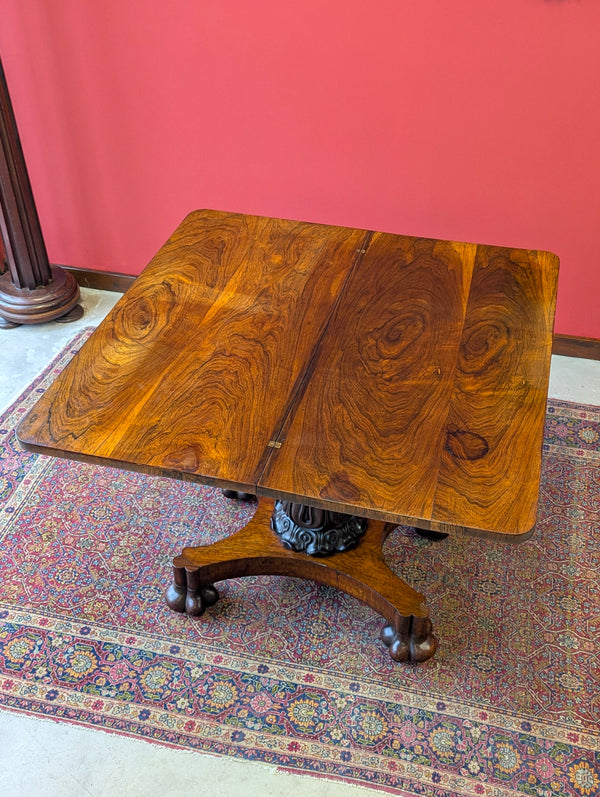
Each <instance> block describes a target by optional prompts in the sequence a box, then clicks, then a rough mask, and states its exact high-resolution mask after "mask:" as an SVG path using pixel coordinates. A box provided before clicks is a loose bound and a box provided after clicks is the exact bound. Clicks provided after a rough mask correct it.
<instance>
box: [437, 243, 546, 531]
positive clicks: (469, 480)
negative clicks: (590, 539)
mask: <svg viewBox="0 0 600 797" xmlns="http://www.w3.org/2000/svg"><path fill="white" fill-rule="evenodd" d="M557 276H558V260H557V258H556V257H555V256H554V255H550V254H548V253H545V252H532V251H525V250H513V251H510V250H505V249H499V248H495V247H485V246H480V247H478V249H477V258H476V261H475V268H474V271H473V278H472V282H471V290H470V293H469V303H468V306H467V314H466V318H465V324H464V328H463V333H462V337H461V342H460V349H459V353H458V361H457V367H456V376H455V379H454V384H453V389H452V394H451V399H450V404H449V412H448V420H447V423H446V435H447V436H446V444H445V446H444V448H443V450H442V456H441V459H440V467H439V473H438V480H437V489H436V495H435V505H434V511H433V517H434V518H435V520H437V521H440V522H443V523H451V524H455V525H466V526H470V527H472V528H475V529H484V530H485V529H491V530H494V531H502V532H504V533H514V534H523V533H526V532H528V531H529V530H530V529H531V528H532V527H533V525H534V523H535V518H536V509H537V494H538V486H539V479H540V471H541V458H542V438H543V433H544V418H545V410H546V397H547V392H548V377H549V368H548V364H549V360H550V354H551V346H552V325H553V321H554V305H555V300H556V284H557Z"/></svg>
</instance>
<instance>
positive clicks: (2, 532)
mask: <svg viewBox="0 0 600 797" xmlns="http://www.w3.org/2000/svg"><path fill="white" fill-rule="evenodd" d="M88 334H89V331H86V332H84V333H82V334H81V335H79V336H78V337H76V338H75V339H74V341H73V342H72V343H71V345H70V346H69V347H67V349H65V351H63V353H62V354H61V355H60V356H59V357H58V358H57V359H56V360H55V361H54V362H53V363H52V364H51V365H50V366H49V367H48V368H47V369H46V371H45V372H44V373H43V374H41V375H40V376H39V377H38V378H37V379H36V380H35V382H34V383H33V385H32V386H31V387H30V388H29V389H28V390H27V391H26V392H25V394H23V396H21V397H20V398H19V399H18V400H17V401H16V402H15V403H14V404H13V406H12V407H10V408H9V409H8V410H7V411H6V412H5V413H4V414H3V415H2V417H1V418H0V427H1V431H0V437H1V451H0V457H1V460H0V501H1V504H0V541H1V545H0V568H1V579H0V703H1V705H2V706H3V707H4V708H6V709H8V710H13V711H18V712H23V713H27V714H32V715H38V716H46V717H52V718H54V719H56V720H61V721H68V722H75V723H79V724H84V725H87V726H93V727H98V728H102V729H106V730H110V731H113V732H118V733H122V734H126V735H130V736H134V737H138V738H143V739H148V740H151V741H153V742H157V743H162V744H165V745H171V746H176V747H180V748H186V749H195V750H199V751H205V752H210V753H218V754H222V755H227V756H235V757H238V758H244V759H249V760H253V761H262V762H265V763H268V764H270V765H276V766H279V767H282V768H286V769H290V770H294V771H297V772H302V773H306V774H313V775H321V776H328V777H333V778H338V779H343V780H346V781H348V782H354V783H359V784H364V785H367V784H370V785H374V786H376V787H378V788H379V789H381V790H387V791H390V792H392V793H396V794H401V795H425V796H426V797H457V796H458V795H461V797H463V796H465V795H466V796H467V797H469V796H470V795H484V796H486V797H492V796H493V797H504V796H505V795H507V796H508V795H532V796H534V797H563V796H566V795H568V796H569V797H573V796H575V797H594V796H595V795H598V794H600V752H599V751H600V577H599V575H598V574H599V573H600V408H597V407H596V408H595V407H589V406H579V405H574V404H570V403H567V402H561V401H550V402H549V404H548V414H547V425H546V436H545V444H544V465H543V477H542V484H541V493H540V505H539V513H538V522H537V524H536V530H535V533H534V535H533V536H532V538H531V539H530V540H529V541H527V542H525V543H522V544H521V545H513V544H510V543H505V542H490V541H487V540H481V539H478V538H472V537H451V538H448V539H446V540H443V541H440V542H432V541H428V540H424V539H421V538H420V537H418V536H417V535H416V534H415V533H414V531H413V530H412V529H410V528H407V527H402V526H400V527H398V528H397V529H396V530H395V531H394V532H393V533H392V534H391V535H390V537H389V538H388V540H387V542H386V548H385V552H386V557H387V561H388V564H389V565H390V566H391V567H392V568H393V569H394V570H395V571H397V572H398V573H399V574H402V576H403V578H405V580H406V581H408V582H409V583H410V584H411V585H412V586H414V587H415V588H416V589H418V590H419V591H421V592H423V593H424V594H425V595H426V596H427V602H428V605H429V607H430V611H431V616H432V620H433V622H434V627H435V630H436V633H437V635H438V637H439V639H440V647H439V649H438V652H437V653H436V655H435V656H434V658H433V659H431V660H430V661H428V662H426V663H424V664H419V665H406V664H396V663H394V662H392V660H391V659H390V657H389V654H388V651H387V649H386V648H385V646H384V645H383V644H382V643H381V642H380V641H379V632H380V629H381V626H382V619H381V618H380V617H379V616H378V615H376V614H375V612H373V611H372V610H371V609H370V608H368V607H367V606H365V605H363V604H361V603H360V602H358V601H357V600H355V599H353V598H351V597H350V596H348V595H345V594H344V593H341V592H338V591H337V590H335V589H333V588H329V587H323V586H320V585H317V584H313V583H312V582H308V581H302V580H298V579H292V578H284V577H266V576H265V577H251V578H245V579H232V580H230V581H225V582H222V583H221V584H220V585H219V591H220V595H221V598H220V600H219V601H218V603H217V604H215V605H214V606H212V607H211V608H210V609H208V610H207V612H206V613H205V614H204V615H203V616H202V617H200V618H196V619H192V618H188V617H186V616H184V615H179V614H176V613H174V612H172V611H170V610H169V609H168V608H167V606H166V605H165V602H164V598H163V592H164V589H165V588H166V586H167V585H168V583H169V580H170V577H171V560H172V557H173V556H174V555H176V554H178V553H179V552H180V549H182V548H183V547H184V546H185V545H192V544H202V543H208V542H212V541H213V540H215V539H218V538H220V537H223V536H226V535H228V534H229V533H231V532H232V531H233V530H235V529H237V528H240V527H241V526H243V525H244V524H245V523H246V522H247V521H248V519H249V518H250V517H251V515H252V513H253V511H254V505H252V504H243V503H240V502H236V501H230V500H227V499H226V498H224V497H223V496H222V495H221V493H220V492H219V491H218V490H215V489H211V488H205V487H202V486H198V485H190V484H186V483H183V482H178V481H174V480H169V479H163V478H152V477H147V476H143V475H140V474H134V473H127V472H125V471H117V470H113V469H110V468H101V467H94V466H90V465H84V464H80V463H76V462H70V461H67V460H58V459H53V458H49V457H43V456H34V455H32V454H28V453H25V452H23V451H21V450H20V448H19V446H18V444H17V443H16V440H15V436H14V428H15V426H16V424H17V423H18V421H19V419H20V418H21V417H22V416H23V414H24V413H25V412H26V411H27V410H28V408H29V407H31V406H32V404H33V403H34V402H35V400H36V399H37V397H38V396H39V394H40V393H42V392H43V391H44V389H45V388H46V387H47V386H48V385H49V384H50V382H51V381H52V380H53V379H54V378H55V376H56V375H57V374H58V373H59V372H60V370H61V369H62V368H63V367H64V365H65V364H66V363H67V362H68V360H69V359H70V358H71V357H72V356H73V355H74V354H75V353H76V351H77V350H78V348H79V347H80V345H81V343H82V342H83V340H84V339H85V336H86V335H88Z"/></svg>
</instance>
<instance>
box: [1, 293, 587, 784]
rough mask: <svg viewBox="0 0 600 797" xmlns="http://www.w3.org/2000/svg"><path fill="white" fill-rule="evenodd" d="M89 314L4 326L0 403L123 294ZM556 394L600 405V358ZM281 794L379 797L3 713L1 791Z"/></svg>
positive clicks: (561, 367)
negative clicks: (64, 320)
mask: <svg viewBox="0 0 600 797" xmlns="http://www.w3.org/2000/svg"><path fill="white" fill-rule="evenodd" d="M82 296H83V299H82V301H83V305H84V308H85V315H84V317H83V318H82V319H81V320H80V321H78V322H75V323H73V324H44V325H40V326H28V327H26V326H23V327H18V328H16V329H11V330H4V331H2V330H0V336H1V344H2V345H1V346H0V410H1V409H3V408H4V407H5V406H7V405H8V404H9V403H10V402H11V401H12V400H13V399H14V398H16V397H17V396H18V395H19V394H20V393H21V391H22V390H23V389H24V388H25V387H26V386H27V385H28V384H29V383H30V382H31V381H32V379H33V378H34V377H35V376H36V375H37V374H38V373H39V372H40V371H41V370H42V369H43V368H44V366H45V365H46V364H47V363H48V362H49V361H50V360H51V359H52V358H53V357H54V356H55V355H56V354H57V353H58V352H59V351H60V350H61V349H62V348H63V346H64V345H65V343H66V342H67V341H68V340H69V339H70V338H71V337H72V336H73V335H74V334H75V333H76V332H77V331H78V330H79V329H81V328H83V327H85V326H95V325H96V324H97V323H98V322H99V321H100V320H101V319H102V318H103V317H104V315H106V313H107V312H108V311H109V310H110V308H111V307H112V306H113V304H114V303H115V302H116V301H117V299H118V298H119V297H118V295H117V294H114V293H108V292H105V291H92V290H83V291H82ZM550 395H551V396H553V397H554V398H562V399H566V400H569V401H579V402H583V403H588V404H600V362H596V361H592V360H578V359H573V358H570V357H553V359H552V373H551V379H550ZM253 793H255V794H260V795H261V797H279V795H283V794H286V795H289V797H294V795H296V794H298V795H299V794H303V795H310V797H342V796H343V795H347V796H348V795H360V794H364V795H367V794H369V795H372V794H373V791H372V789H366V788H360V787H353V786H348V785H346V784H340V783H336V782H332V781H327V780H320V779H315V778H308V777H300V776H296V775H290V774H287V773H284V772H279V771H278V770H277V769H276V768H274V767H266V766H264V765H260V764H250V763H243V762H240V761H236V760H232V759H228V758H217V757H212V756H206V755H201V754H199V753H189V752H183V751H180V750H171V749H168V748H165V747H161V746H158V745H154V744H151V743H148V742H143V741H139V740H137V739H128V738H125V737H123V736H115V735H112V734H108V733H105V732H103V731H98V730H92V729H88V728H82V727H78V726H75V725H68V724H65V723H55V722H53V721H51V720H40V719H37V718H33V717H27V716H24V715H18V714H12V713H10V712H0V795H4V794H11V795H13V796H14V797H21V795H26V794H40V795H43V797H71V796H73V797H75V796H76V795H77V796H78V797H79V796H80V795H94V797H112V796H113V795H114V796H115V797H117V795H118V796H119V797H123V796H125V797H137V796H138V795H139V796H140V797H142V795H143V796H144V797H154V796H155V795H156V797H158V795H160V796H161V797H170V795H181V794H210V795H214V797H233V796H234V795H236V797H237V795H240V794H243V795H252V794H253Z"/></svg>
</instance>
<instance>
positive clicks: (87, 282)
mask: <svg viewBox="0 0 600 797" xmlns="http://www.w3.org/2000/svg"><path fill="white" fill-rule="evenodd" d="M60 268H63V269H64V270H65V271H68V272H70V273H71V274H72V275H73V276H74V277H75V279H76V280H77V283H78V284H79V285H80V286H81V287H82V288H95V289H96V290H102V291H116V292H117V293H125V291H126V290H127V289H128V288H129V286H130V285H133V282H134V280H135V277H134V276H132V275H131V274H119V273H117V272H113V271H93V270H91V269H85V268H74V267H73V266H61V267H60ZM552 354H562V355H563V356H565V357H581V358H583V359H587V360H600V339H598V338H579V337H577V336H576V335H556V334H555V335H554V338H553V342H552Z"/></svg>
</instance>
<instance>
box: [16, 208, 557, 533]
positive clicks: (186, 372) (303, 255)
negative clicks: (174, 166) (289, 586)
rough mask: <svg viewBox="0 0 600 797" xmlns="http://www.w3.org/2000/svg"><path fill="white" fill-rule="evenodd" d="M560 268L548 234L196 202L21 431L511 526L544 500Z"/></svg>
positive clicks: (60, 451)
mask: <svg viewBox="0 0 600 797" xmlns="http://www.w3.org/2000/svg"><path fill="white" fill-rule="evenodd" d="M557 274H558V259H557V258H556V256H555V255H552V254H550V253H547V252H539V251H531V250H522V249H506V248H501V247H496V246H483V245H475V244H467V243H456V242H450V241H438V240H431V239H423V238H411V237H406V236H402V235H392V234H386V233H379V232H370V231H366V230H356V229H348V228H342V227H331V226H325V225H315V224H308V223H301V222H294V221H285V220H281V219H271V218H263V217H257V216H246V215H239V214H237V215H236V214H231V213H225V212H217V211H209V210H206V211H197V212H194V213H192V214H190V215H189V216H188V217H187V218H186V219H185V220H184V221H183V223H182V224H181V225H180V226H179V227H178V229H177V230H176V231H175V233H174V234H173V236H172V237H171V238H170V239H169V241H168V242H167V243H166V244H165V246H163V247H162V248H161V250H160V251H159V252H158V254H157V255H156V257H155V258H154V259H153V260H152V261H151V263H150V264H149V265H148V266H147V268H146V269H145V270H144V272H143V273H142V275H141V276H140V277H139V278H138V279H137V280H136V282H135V283H134V285H133V286H132V287H131V288H130V289H129V290H128V292H127V293H126V294H125V296H124V297H123V298H122V299H121V300H120V302H119V303H118V304H117V306H116V307H115V309H114V310H113V311H112V312H111V313H110V315H109V316H108V317H107V318H106V319H105V320H104V321H103V323H102V324H101V325H100V327H99V328H98V329H97V331H96V332H95V333H94V334H93V335H92V337H91V339H90V340H89V341H88V342H87V343H86V344H85V346H84V347H83V349H82V350H81V352H80V353H79V354H78V355H77V357H76V358H75V359H74V361H73V362H72V363H71V364H70V365H69V366H68V367H67V369H66V370H65V372H64V373H63V374H62V375H61V376H60V377H59V378H58V379H57V380H56V382H55V383H54V384H53V385H52V387H51V388H50V389H49V390H48V391H47V392H46V394H45V395H44V396H43V397H42V398H41V400H40V401H39V402H38V404H37V405H36V407H35V409H34V410H33V411H32V412H31V413H30V414H29V415H28V416H27V418H26V419H25V420H24V421H23V423H22V424H21V425H20V427H19V430H18V436H19V439H20V441H21V443H22V444H23V445H24V446H25V447H26V448H27V449H29V450H32V451H37V452H41V453H46V454H52V455H54V456H63V457H68V458H72V459H81V460H84V461H87V462H97V463H101V464H108V465H112V466H117V467H122V468H126V469H131V470H140V471H143V472H145V473H151V474H162V475H167V476H173V477H176V478H181V479H186V480H194V481H198V482H202V483H205V484H212V485H217V486H221V487H224V488H229V489H233V490H236V491H242V492H248V493H253V494H256V495H264V496H271V497H277V498H284V499H287V500H290V501H296V502H299V503H305V504H309V505H312V506H316V507H322V508H326V509H335V510H337V511H340V512H346V513H351V514H356V515H360V516H363V517H369V518H377V519H381V520H386V521H392V522H395V523H400V522H409V523H413V524H415V525H418V526H419V527H420V528H423V529H434V530H440V531H447V532H451V533H452V532H456V531H462V530H467V531H473V532H475V533H481V532H487V533H491V534H502V535H511V536H514V537H519V536H521V535H524V534H527V533H528V532H530V530H531V529H532V527H533V525H534V523H535V518H536V507H537V495H538V486H539V478H540V464H541V448H542V434H543V424H544V414H545V404H546V393H547V385H548V376H549V363H550V350H551V339H552V325H553V315H554V304H555V295H556V284H557Z"/></svg>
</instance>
